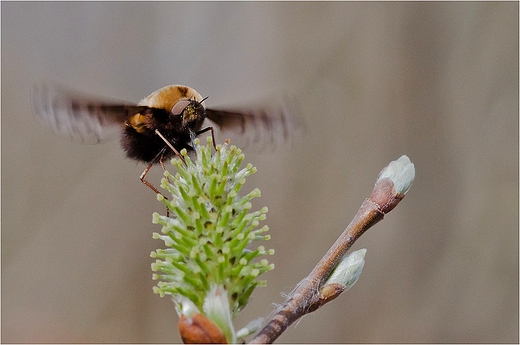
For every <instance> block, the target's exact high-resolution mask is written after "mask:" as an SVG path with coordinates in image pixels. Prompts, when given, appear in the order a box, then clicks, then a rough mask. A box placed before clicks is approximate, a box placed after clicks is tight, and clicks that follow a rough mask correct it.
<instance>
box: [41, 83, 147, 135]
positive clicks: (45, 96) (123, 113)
mask: <svg viewBox="0 0 520 345" xmlns="http://www.w3.org/2000/svg"><path fill="white" fill-rule="evenodd" d="M32 101H33V107H34V114H35V116H36V118H37V119H38V120H39V121H40V122H41V123H43V124H44V125H45V126H47V127H49V128H50V129H51V130H52V131H53V132H54V133H56V134H58V135H61V136H66V137H68V138H69V139H70V140H72V141H79V142H81V143H85V144H97V143H100V142H103V141H108V140H112V139H114V138H115V137H116V136H117V135H118V134H119V133H120V131H121V125H122V124H123V123H124V121H125V120H126V119H127V118H128V117H130V116H132V115H133V114H135V113H138V112H140V111H142V110H144V109H146V108H147V107H144V106H136V105H131V104H129V105H125V104H123V103H116V102H110V101H106V100H103V99H99V98H98V99H96V98H95V97H90V96H86V95H84V94H80V93H78V92H75V91H71V90H68V89H66V88H64V87H59V86H55V85H49V84H38V85H35V87H34V88H33V93H32Z"/></svg>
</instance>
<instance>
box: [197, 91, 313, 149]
mask: <svg viewBox="0 0 520 345" xmlns="http://www.w3.org/2000/svg"><path fill="white" fill-rule="evenodd" d="M299 113H300V111H299V107H298V104H297V102H296V100H295V99H293V98H280V99H274V100H269V101H266V102H263V103H261V104H259V105H256V106H255V105H251V106H244V107H236V108H223V109H211V108H209V109H206V117H207V118H208V119H210V120H211V121H213V122H214V123H215V124H217V125H218V127H219V129H220V130H221V131H222V132H223V134H224V135H225V136H226V138H222V139H227V138H228V136H229V137H230V138H231V143H232V144H233V143H234V142H235V141H238V142H239V145H240V146H241V147H245V146H253V145H254V147H257V148H263V147H264V146H266V145H271V146H274V145H276V143H277V142H279V141H285V140H287V139H289V138H290V137H291V136H292V135H293V133H294V132H296V131H299V130H301V129H303V123H302V122H301V121H300V117H299Z"/></svg>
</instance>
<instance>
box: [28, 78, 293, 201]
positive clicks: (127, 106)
mask: <svg viewBox="0 0 520 345" xmlns="http://www.w3.org/2000/svg"><path fill="white" fill-rule="evenodd" d="M206 98H207V97H206ZM206 98H203V97H202V96H201V95H200V94H199V93H198V92H197V91H196V90H195V89H193V88H191V87H189V86H184V85H170V86H166V87H163V88H161V89H159V90H157V91H155V92H152V93H151V94H150V95H149V96H147V97H146V98H144V99H143V100H142V101H140V102H139V103H137V104H132V103H126V102H119V101H108V100H105V99H103V98H100V97H91V96H87V95H85V94H82V93H78V92H76V91H72V90H71V89H68V88H65V87H60V86H57V85H51V84H47V83H40V84H37V85H35V87H34V89H33V106H34V113H35V115H36V117H37V118H38V119H39V120H40V122H42V123H43V124H44V125H46V126H48V127H50V128H51V129H52V130H53V131H54V132H55V133H56V134H58V135H65V136H68V137H69V138H70V139H71V140H73V141H80V142H82V143H93V144H96V143H101V142H104V141H106V140H109V139H112V138H113V136H114V131H118V132H119V133H120V142H121V146H122V148H123V149H124V151H125V152H126V156H127V157H128V158H131V159H134V160H137V161H141V162H144V163H147V164H148V165H147V167H146V168H145V169H144V171H143V172H142V174H141V175H140V180H141V182H143V183H144V184H145V185H147V186H148V187H149V188H150V189H152V190H153V191H154V192H155V193H158V194H161V193H160V192H159V191H158V190H157V188H155V187H154V186H153V185H152V184H151V183H150V182H148V181H147V180H146V174H147V173H148V171H149V170H150V169H151V167H152V166H153V165H154V164H157V163H159V164H160V165H161V166H162V167H163V169H164V160H166V159H169V158H171V157H173V156H174V155H177V156H178V157H180V158H181V159H183V157H182V156H181V155H180V154H179V151H181V150H182V149H186V150H188V152H190V151H193V145H192V143H193V140H194V139H195V137H197V136H198V135H200V134H202V133H204V132H207V131H210V132H211V135H212V136H213V143H214V144H215V140H214V139H215V138H214V133H213V126H206V127H203V125H204V121H205V119H206V118H207V119H209V120H210V121H212V122H213V123H214V124H216V125H217V126H218V127H219V129H220V130H222V131H224V132H225V131H232V132H234V133H236V134H239V135H241V136H246V137H247V138H249V139H251V140H250V141H253V142H258V141H263V142H264V143H265V142H267V141H271V142H272V141H273V139H275V136H281V137H282V138H284V139H285V138H286V137H287V136H288V134H289V132H290V129H291V128H290V127H291V126H293V125H296V124H297V122H295V121H294V119H295V117H294V116H292V115H291V112H292V110H294V102H292V103H293V104H292V105H291V104H290V103H291V102H287V101H284V102H278V103H277V102H267V103H264V104H263V105H260V106H256V107H249V108H248V107H246V108H226V109H213V108H206V106H205V100H206ZM183 160H184V159H183Z"/></svg>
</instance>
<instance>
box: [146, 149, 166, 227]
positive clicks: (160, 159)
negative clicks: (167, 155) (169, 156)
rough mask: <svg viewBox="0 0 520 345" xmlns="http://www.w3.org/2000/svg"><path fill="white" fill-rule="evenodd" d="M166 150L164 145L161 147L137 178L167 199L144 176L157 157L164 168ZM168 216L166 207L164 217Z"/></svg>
mask: <svg viewBox="0 0 520 345" xmlns="http://www.w3.org/2000/svg"><path fill="white" fill-rule="evenodd" d="M165 151H166V146H165V147H163V148H162V150H161V151H159V153H158V154H157V156H155V157H154V159H153V160H152V161H151V162H150V164H148V166H147V167H146V168H145V169H144V170H143V172H142V173H141V176H139V179H140V180H141V182H142V183H144V184H145V185H147V186H148V188H150V189H151V190H153V191H154V192H155V193H156V194H161V195H162V196H163V198H165V199H166V200H168V198H167V197H165V196H164V194H163V193H161V192H159V190H158V189H157V188H155V187H154V186H153V185H152V184H151V183H150V182H148V181H147V180H146V179H145V177H146V174H148V172H149V171H150V169H151V168H152V166H153V165H154V164H155V162H156V161H157V159H158V158H159V157H160V158H159V163H160V164H161V167H162V168H163V170H165V169H164V163H163V159H164V152H165ZM169 216H170V210H168V207H166V217H169Z"/></svg>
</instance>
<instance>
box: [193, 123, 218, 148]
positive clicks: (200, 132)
mask: <svg viewBox="0 0 520 345" xmlns="http://www.w3.org/2000/svg"><path fill="white" fill-rule="evenodd" d="M207 131H211V139H212V140H213V148H214V149H215V151H216V150H217V144H216V143H215V134H214V133H213V127H206V128H203V129H201V130H200V131H198V132H195V136H199V135H200V134H202V133H205V132H207Z"/></svg>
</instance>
